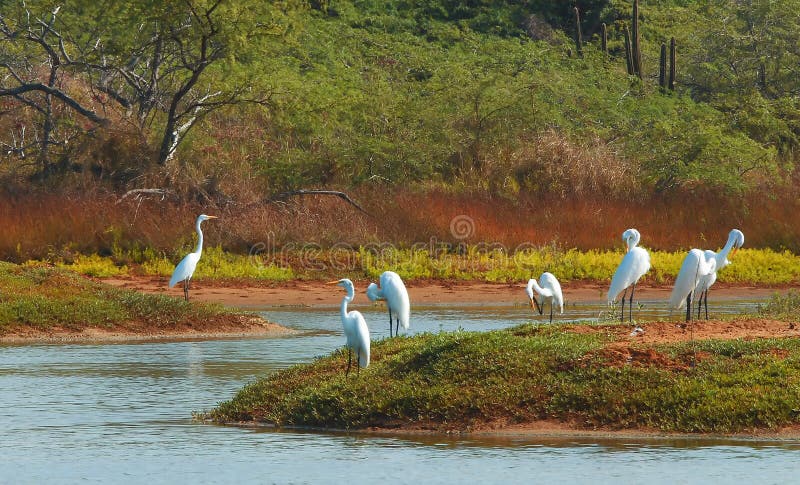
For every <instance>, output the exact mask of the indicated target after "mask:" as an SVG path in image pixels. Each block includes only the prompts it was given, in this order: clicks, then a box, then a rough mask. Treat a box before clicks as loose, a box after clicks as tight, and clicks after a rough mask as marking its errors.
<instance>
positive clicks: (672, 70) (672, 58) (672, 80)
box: [669, 37, 675, 91]
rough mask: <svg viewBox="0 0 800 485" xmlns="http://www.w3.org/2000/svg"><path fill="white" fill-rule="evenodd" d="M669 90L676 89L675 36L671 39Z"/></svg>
mask: <svg viewBox="0 0 800 485" xmlns="http://www.w3.org/2000/svg"><path fill="white" fill-rule="evenodd" d="M669 90H670V91H675V37H673V38H672V39H670V41H669Z"/></svg>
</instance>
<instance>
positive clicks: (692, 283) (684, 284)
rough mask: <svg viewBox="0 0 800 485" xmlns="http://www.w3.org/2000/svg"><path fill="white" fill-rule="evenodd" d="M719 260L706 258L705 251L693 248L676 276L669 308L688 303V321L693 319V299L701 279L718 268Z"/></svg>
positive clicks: (677, 307) (675, 308) (677, 308)
mask: <svg viewBox="0 0 800 485" xmlns="http://www.w3.org/2000/svg"><path fill="white" fill-rule="evenodd" d="M716 266H717V261H716V260H715V259H714V258H711V259H706V257H705V255H704V254H703V251H701V250H700V249H692V250H690V251H689V254H687V255H686V257H685V258H683V264H681V269H680V271H678V277H677V278H675V286H674V287H673V288H672V294H670V296H669V308H670V309H671V310H679V309H680V308H681V307H682V306H683V305H684V304H685V305H686V321H687V322H688V321H689V320H691V319H692V299H693V297H694V292H695V290H696V289H697V285H698V284H699V283H700V280H701V279H702V278H704V277H706V276H708V275H709V274H711V273H713V272H714V270H715V269H716Z"/></svg>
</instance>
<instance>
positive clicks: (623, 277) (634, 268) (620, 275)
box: [608, 229, 650, 322]
mask: <svg viewBox="0 0 800 485" xmlns="http://www.w3.org/2000/svg"><path fill="white" fill-rule="evenodd" d="M640 239H641V236H640V235H639V231H637V230H636V229H628V230H627V231H625V232H623V233H622V240H623V241H625V245H626V247H627V248H628V250H627V252H626V253H625V256H623V258H622V262H621V263H620V264H619V267H617V271H616V272H615V273H614V276H613V277H612V278H611V286H610V287H609V289H608V303H609V304H611V303H613V302H614V301H615V300H616V299H617V296H619V294H620V293H622V291H623V290H624V291H625V292H624V293H622V313H621V314H620V317H619V319H620V322H622V321H624V320H625V296H626V295H627V294H628V288H629V287H630V289H631V296H630V298H629V300H628V306H629V310H628V320H629V321H631V322H632V321H633V293H634V292H635V291H636V283H637V282H638V281H639V278H641V277H642V276H644V274H645V273H647V272H648V271H649V270H650V254H649V253H648V252H647V250H645V249H643V248H640V247H637V245H638V244H639V240H640Z"/></svg>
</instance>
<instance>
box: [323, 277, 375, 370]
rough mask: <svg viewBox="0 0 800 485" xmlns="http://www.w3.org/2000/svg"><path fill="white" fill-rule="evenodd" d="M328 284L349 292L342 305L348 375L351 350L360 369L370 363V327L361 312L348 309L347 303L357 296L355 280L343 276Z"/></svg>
mask: <svg viewBox="0 0 800 485" xmlns="http://www.w3.org/2000/svg"><path fill="white" fill-rule="evenodd" d="M328 284H329V285H338V286H341V287H342V288H344V289H345V291H346V292H347V294H346V295H345V296H344V298H342V307H341V312H342V327H343V328H344V336H345V339H346V342H345V346H346V347H347V371H345V375H347V374H348V373H349V372H350V361H351V359H352V354H351V351H352V352H355V354H356V358H357V359H358V366H359V367H358V369H359V371H360V370H361V367H366V366H368V365H369V328H367V322H366V320H364V316H363V315H362V314H361V312H359V311H356V310H353V311H352V312H348V311H347V304H348V303H350V302H351V301H353V298H355V297H356V291H355V288H354V287H353V282H352V281H350V280H349V279H347V278H342V279H340V280H337V281H331V282H329V283H328Z"/></svg>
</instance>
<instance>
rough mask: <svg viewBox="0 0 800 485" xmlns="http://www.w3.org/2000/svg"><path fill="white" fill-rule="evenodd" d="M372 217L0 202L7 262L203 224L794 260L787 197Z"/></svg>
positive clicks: (793, 209)
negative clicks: (733, 239)
mask: <svg viewBox="0 0 800 485" xmlns="http://www.w3.org/2000/svg"><path fill="white" fill-rule="evenodd" d="M351 195H352V196H353V197H354V198H355V199H356V200H358V201H359V202H360V203H362V204H363V205H364V206H365V207H366V208H367V210H368V211H369V212H370V213H371V214H372V216H366V215H364V214H362V213H360V212H358V211H356V210H355V209H354V208H353V207H352V206H349V205H348V204H346V203H344V202H343V201H341V200H340V199H338V198H335V197H322V196H307V197H303V198H299V199H293V200H290V201H288V202H287V203H285V204H251V205H249V206H241V205H236V204H228V205H227V206H224V207H216V208H214V207H208V206H203V205H201V204H186V203H184V204H178V203H175V202H171V201H169V200H164V201H162V200H160V199H158V198H155V199H153V198H150V199H144V200H135V199H126V200H125V201H123V202H121V203H117V201H118V198H117V196H113V195H108V194H106V195H103V194H81V195H76V194H73V195H56V194H35V195H27V196H22V197H20V196H16V197H15V196H11V195H6V196H0V224H2V227H3V230H2V231H0V256H2V258H3V259H6V260H11V261H24V260H26V259H30V258H52V257H61V258H63V257H67V258H69V255H70V254H73V253H95V252H97V253H100V254H111V253H112V252H113V251H114V250H115V248H118V249H124V250H130V249H134V248H140V249H141V248H152V249H155V250H157V251H163V252H165V253H166V254H168V255H173V254H174V253H175V252H179V251H183V250H185V249H186V248H189V247H191V246H192V245H193V243H194V234H193V224H192V223H193V220H194V218H195V217H196V215H197V214H199V213H200V212H206V213H209V214H214V215H218V216H220V217H221V220H220V221H214V222H212V223H206V225H205V226H204V228H205V234H206V242H207V244H210V245H217V244H221V245H222V246H223V247H224V248H225V249H227V250H230V251H235V252H247V251H248V250H249V249H250V248H251V247H252V246H253V245H254V244H257V243H266V244H271V245H273V247H280V246H283V245H285V244H289V243H295V244H300V245H302V244H306V243H312V244H319V245H320V246H322V247H330V246H332V245H335V244H337V243H343V244H348V245H360V244H368V243H376V242H390V243H394V244H399V245H401V246H410V245H411V244H413V243H415V242H416V243H429V242H430V241H431V239H432V238H433V239H435V240H436V241H440V242H451V243H457V242H461V241H463V242H466V243H468V244H476V243H480V242H487V243H493V242H496V243H500V244H503V245H505V246H506V247H517V246H518V245H520V244H526V243H530V244H532V245H534V246H542V245H548V244H553V243H555V244H557V245H559V246H562V247H566V248H572V247H574V248H578V249H592V248H601V249H607V248H614V247H619V246H620V245H621V242H620V240H619V238H620V234H621V233H622V231H623V230H624V229H626V228H627V227H636V228H638V229H639V230H640V231H641V233H642V235H643V240H642V244H643V245H645V246H646V247H649V248H653V249H661V250H677V249H682V248H688V247H692V246H698V247H709V248H714V247H719V246H721V245H722V244H724V242H725V239H726V237H727V233H728V231H729V230H730V229H731V228H733V227H738V228H740V229H742V230H743V231H744V233H745V235H746V236H747V247H756V248H757V247H770V248H774V249H789V250H792V251H794V252H798V251H800V198H798V197H797V196H796V195H795V194H794V193H793V192H791V191H788V190H787V191H785V192H783V193H774V194H773V198H765V197H762V196H760V194H752V195H751V196H749V197H747V198H745V199H743V200H741V201H734V200H719V199H718V198H714V196H712V195H709V194H691V193H684V194H681V195H680V196H673V197H670V198H661V199H657V200H656V199H649V200H632V201H630V202H627V201H619V200H613V199H603V198H591V197H586V198H583V199H567V200H564V199H558V198H555V197H554V198H552V199H550V200H547V199H544V198H537V199H533V198H524V197H522V198H520V199H519V200H508V199H505V198H496V197H490V196H486V195H470V194H451V193H446V192H443V191H436V190H430V191H426V192H413V191H410V190H396V191H394V192H389V191H387V190H385V189H381V190H369V189H367V188H363V189H360V190H357V191H354V192H352V193H351ZM462 215H465V216H468V217H469V218H470V219H471V220H472V222H473V224H474V225H473V226H472V227H473V228H474V232H473V233H472V234H471V235H470V236H469V237H466V238H464V239H458V238H456V237H454V236H453V234H451V227H450V223H451V221H452V220H453V219H454V218H455V217H457V216H462Z"/></svg>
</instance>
